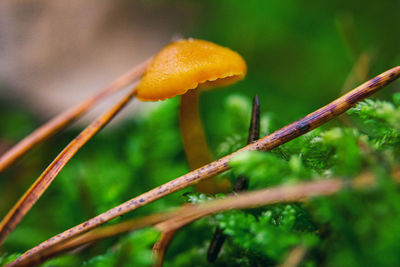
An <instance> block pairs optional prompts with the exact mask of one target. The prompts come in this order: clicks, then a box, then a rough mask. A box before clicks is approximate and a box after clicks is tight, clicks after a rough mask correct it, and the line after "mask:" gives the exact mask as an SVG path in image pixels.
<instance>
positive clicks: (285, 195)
mask: <svg viewBox="0 0 400 267" xmlns="http://www.w3.org/2000/svg"><path fill="white" fill-rule="evenodd" d="M374 185H375V179H374V177H373V176H372V175H371V174H370V173H363V174H361V175H360V176H358V177H356V178H354V179H353V180H342V179H339V178H331V179H325V180H316V181H309V182H302V183H298V184H295V185H280V186H275V187H271V188H268V189H261V190H257V191H251V192H246V193H242V194H240V195H231V196H228V197H226V198H224V199H217V200H212V201H209V202H207V203H203V204H193V205H184V206H182V207H181V208H180V209H177V210H176V211H171V212H167V213H161V214H153V215H149V216H145V217H142V218H139V219H133V220H129V221H126V222H122V223H119V224H115V225H111V226H105V227H102V228H99V229H95V230H92V231H90V232H88V233H85V234H83V235H80V236H78V237H75V238H74V239H72V240H70V241H67V242H65V243H62V244H60V245H56V246H54V247H50V248H49V249H47V250H44V251H41V252H38V253H36V254H35V255H32V256H31V257H30V258H29V259H28V260H27V261H25V262H23V263H22V262H20V263H19V264H17V265H10V266H30V265H33V264H38V263H41V262H43V261H44V260H46V259H49V258H52V257H54V256H56V255H58V254H61V253H63V252H66V251H68V250H70V249H73V248H76V247H80V246H82V245H85V244H88V243H91V242H94V241H98V240H100V239H104V238H107V237H111V236H114V235H119V234H122V233H125V232H129V231H132V230H136V229H139V228H142V227H146V226H150V225H155V227H156V228H157V229H159V230H161V231H163V232H164V233H173V232H174V231H175V230H177V229H179V228H181V227H183V226H185V225H187V224H189V223H191V222H193V221H195V220H197V219H200V218H203V217H206V216H209V215H211V214H215V213H218V212H222V211H226V210H232V209H247V208H254V207H259V206H265V205H269V204H274V203H280V202H292V201H305V200H307V199H309V198H312V197H317V196H328V195H332V194H335V193H337V192H338V191H340V190H341V189H344V188H354V189H362V188H366V187H371V186H374ZM163 251H165V250H163V249H161V252H163Z"/></svg>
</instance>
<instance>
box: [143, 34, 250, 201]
mask: <svg viewBox="0 0 400 267" xmlns="http://www.w3.org/2000/svg"><path fill="white" fill-rule="evenodd" d="M246 70H247V67H246V63H245V61H244V60H243V58H242V57H241V56H240V55H239V54H238V53H236V52H234V51H232V50H230V49H229V48H225V47H222V46H219V45H216V44H214V43H211V42H208V41H203V40H197V39H184V40H179V41H176V42H174V43H171V44H169V45H167V46H166V47H165V48H163V49H162V50H161V51H160V52H159V53H158V54H157V55H156V56H155V57H154V60H153V61H152V63H151V64H150V66H149V67H148V69H147V71H146V73H145V74H144V76H143V78H142V79H141V81H140V83H139V84H138V86H137V97H138V98H139V99H140V100H143V101H158V100H165V99H167V98H172V97H174V96H176V95H181V99H180V101H181V103H180V112H179V116H180V130H181V134H182V139H183V146H184V149H185V153H186V157H187V161H188V164H189V167H190V169H192V170H193V169H197V168H199V167H201V166H203V165H205V164H207V163H209V162H211V161H212V157H211V155H210V152H209V150H208V146H207V142H206V137H205V135H204V131H203V127H202V124H201V120H200V117H199V111H198V96H199V93H200V91H201V90H203V89H211V88H213V87H221V86H227V85H230V84H233V83H235V82H237V81H238V80H241V79H243V78H244V76H245V75H246ZM221 187H223V185H220V186H218V185H217V184H216V182H215V180H214V181H213V180H206V181H204V182H201V183H199V184H198V185H196V189H197V190H198V191H199V192H203V193H210V194H215V193H217V192H220V189H221Z"/></svg>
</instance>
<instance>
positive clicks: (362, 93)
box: [9, 66, 400, 266]
mask: <svg viewBox="0 0 400 267" xmlns="http://www.w3.org/2000/svg"><path fill="white" fill-rule="evenodd" d="M399 76H400V66H397V67H395V68H392V69H390V70H388V71H386V72H384V73H382V74H381V75H379V76H377V77H375V78H373V79H371V80H369V81H367V82H366V83H364V84H362V85H360V86H359V87H357V88H355V89H354V90H352V91H350V92H349V93H347V94H345V95H344V96H342V97H340V98H338V99H336V100H335V101H333V102H331V103H330V104H328V105H326V106H324V107H322V108H320V109H318V110H317V111H314V112H312V113H310V114H309V115H307V116H306V117H304V118H301V119H299V120H297V121H295V122H293V123H291V124H289V125H287V126H285V127H283V128H281V129H279V130H277V131H275V132H273V133H272V134H270V135H267V136H265V137H263V138H262V139H260V140H258V141H257V142H255V143H253V144H250V145H247V146H245V147H243V148H241V149H239V150H238V151H236V152H234V153H232V154H230V155H227V156H225V157H223V158H221V159H219V160H216V161H214V162H211V163H210V164H208V165H205V166H204V167H201V168H199V169H197V170H194V171H192V172H189V173H187V174H185V175H183V176H181V177H178V178H176V179H174V180H171V181H169V182H167V183H165V184H163V185H161V186H159V187H157V188H155V189H153V190H150V191H148V192H146V193H144V194H142V195H139V196H138V197H135V198H133V199H131V200H128V201H126V202H125V203H122V204H120V205H118V206H116V207H114V208H112V209H110V210H108V211H106V212H104V213H102V214H100V215H97V216H96V217H94V218H92V219H90V220H88V221H86V222H84V223H81V224H79V225H77V226H75V227H73V228H71V229H69V230H66V231H64V232H62V233H60V234H58V235H56V236H54V237H52V238H50V239H48V240H46V241H44V242H43V243H41V244H39V245H38V246H36V247H34V248H32V249H31V250H29V251H27V252H26V253H24V254H23V255H21V256H20V257H19V258H17V259H16V260H15V261H13V262H12V263H10V265H9V266H19V265H21V264H22V265H23V263H24V262H25V261H26V260H27V259H29V257H30V256H31V255H35V254H36V253H38V252H39V251H42V250H44V249H47V248H49V247H52V246H55V245H57V244H59V243H62V242H65V241H66V240H69V239H71V238H73V237H75V236H77V235H80V234H82V233H85V232H87V231H89V230H91V229H94V228H96V227H98V226H99V225H102V224H104V223H106V222H108V221H110V220H112V219H114V218H116V217H118V216H121V215H123V214H125V213H127V212H130V211H133V210H135V209H137V208H139V207H141V206H144V205H146V204H148V203H150V202H153V201H155V200H157V199H160V198H162V197H164V196H166V195H169V194H171V193H174V192H176V191H179V190H181V189H183V188H186V187H188V186H191V185H193V184H196V183H198V182H200V181H202V180H205V179H207V178H210V177H212V176H214V175H216V174H219V173H222V172H224V171H226V170H228V169H229V166H228V163H229V161H230V160H231V158H232V157H233V156H234V155H236V154H237V153H238V152H240V151H249V150H260V151H267V150H271V149H273V148H275V147H278V146H280V145H282V144H284V143H286V142H289V141H290V140H292V139H294V138H296V137H298V136H301V135H303V134H305V133H307V132H309V131H311V130H313V129H315V128H317V127H318V126H320V125H322V124H324V123H326V122H328V121H330V120H331V119H333V118H335V117H336V116H338V115H340V114H342V113H343V112H345V111H347V110H348V109H350V108H351V107H353V106H354V105H355V104H356V103H357V102H359V101H362V100H364V99H365V98H367V97H369V96H371V95H372V94H374V93H376V92H377V91H379V90H380V89H381V88H383V87H384V86H385V85H387V84H389V83H390V82H392V81H394V80H396V79H397V78H398V77H399Z"/></svg>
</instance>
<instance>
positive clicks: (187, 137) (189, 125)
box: [179, 90, 218, 194]
mask: <svg viewBox="0 0 400 267" xmlns="http://www.w3.org/2000/svg"><path fill="white" fill-rule="evenodd" d="M198 98H199V90H189V91H188V92H186V94H184V95H182V96H181V103H180V107H179V124H180V129H181V135H182V140H183V147H184V150H185V154H186V159H187V162H188V164H189V168H190V169H191V170H195V169H197V168H199V167H201V166H204V165H206V164H208V163H210V162H211V161H212V157H211V153H210V150H209V149H208V145H207V140H206V136H205V134H204V130H203V126H202V123H201V120H200V115H199V104H198V103H199V102H198ZM196 190H197V191H198V192H202V193H207V194H215V193H217V192H218V186H217V184H216V182H215V179H211V180H205V181H202V182H201V183H198V184H197V185H196Z"/></svg>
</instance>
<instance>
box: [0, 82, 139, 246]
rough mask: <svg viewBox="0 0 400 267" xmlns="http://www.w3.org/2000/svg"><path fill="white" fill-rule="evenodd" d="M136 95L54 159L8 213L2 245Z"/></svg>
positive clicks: (1, 226)
mask: <svg viewBox="0 0 400 267" xmlns="http://www.w3.org/2000/svg"><path fill="white" fill-rule="evenodd" d="M135 95H136V89H135V88H133V89H131V90H130V91H129V93H128V94H127V95H126V96H124V97H123V98H122V99H121V100H120V101H119V102H118V103H117V104H116V105H114V106H113V107H111V108H110V109H109V110H107V111H106V112H105V113H103V114H102V115H101V116H100V117H99V118H97V119H96V120H95V121H93V122H92V123H91V124H89V126H87V127H86V128H85V129H84V130H83V131H82V132H81V133H80V134H79V135H78V136H77V137H75V138H74V139H73V140H72V141H71V142H70V143H69V144H68V146H66V147H65V148H64V149H63V151H61V153H60V154H58V156H57V157H56V158H55V159H54V161H53V162H52V163H51V164H50V165H49V166H48V167H47V169H46V170H45V171H44V172H43V173H42V174H41V175H40V176H39V178H38V179H37V180H36V181H35V183H34V184H33V185H32V186H31V187H30V188H29V190H28V191H27V192H26V193H25V194H24V195H23V196H22V197H21V198H20V200H19V201H18V202H17V203H16V204H15V205H14V207H13V208H12V209H11V210H10V211H9V212H8V214H7V215H6V217H5V218H4V219H3V220H2V222H1V224H0V244H1V243H2V242H3V241H4V240H5V239H6V238H7V236H8V235H9V234H10V233H11V232H12V231H13V230H14V228H15V227H16V226H17V225H18V223H19V222H20V221H21V220H22V218H23V217H24V216H25V214H26V213H27V212H28V211H29V210H30V209H31V208H32V206H33V205H34V204H35V203H36V201H37V200H38V199H39V198H40V196H41V195H42V194H43V193H44V192H45V191H46V189H47V188H48V187H49V186H50V184H51V182H52V181H53V180H54V179H55V178H56V176H57V175H58V173H59V172H60V171H61V170H62V168H63V167H64V166H65V165H66V164H67V163H68V161H69V160H70V159H71V158H72V157H73V156H74V155H75V154H76V152H78V150H79V149H80V148H81V147H82V146H83V145H84V144H86V142H87V141H89V140H90V139H91V138H92V137H93V136H94V135H95V134H96V133H97V132H99V131H100V130H101V129H102V128H103V127H104V126H105V125H106V124H107V123H108V122H110V121H111V119H112V118H113V117H114V116H115V115H116V114H117V113H118V112H119V111H120V110H121V109H122V108H123V107H125V105H126V104H128V102H129V100H131V99H132V98H133V97H134V96H135Z"/></svg>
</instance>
